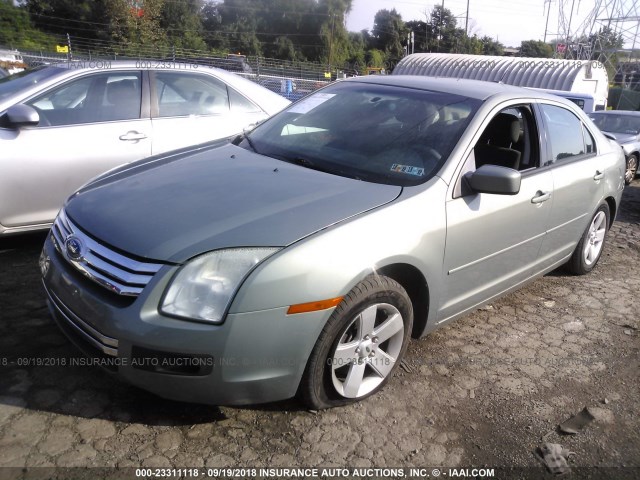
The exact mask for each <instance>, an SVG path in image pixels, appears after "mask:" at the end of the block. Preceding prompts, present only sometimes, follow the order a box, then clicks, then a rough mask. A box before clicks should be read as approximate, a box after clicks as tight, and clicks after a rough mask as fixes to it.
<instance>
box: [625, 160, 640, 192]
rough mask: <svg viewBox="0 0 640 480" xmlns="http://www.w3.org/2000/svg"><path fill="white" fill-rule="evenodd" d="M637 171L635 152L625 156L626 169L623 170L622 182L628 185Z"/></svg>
mask: <svg viewBox="0 0 640 480" xmlns="http://www.w3.org/2000/svg"><path fill="white" fill-rule="evenodd" d="M637 173H638V156H637V155H635V154H632V155H629V158H627V169H626V171H625V172H624V183H625V185H629V184H630V183H631V182H633V179H634V178H636V174H637Z"/></svg>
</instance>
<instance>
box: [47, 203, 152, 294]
mask: <svg viewBox="0 0 640 480" xmlns="http://www.w3.org/2000/svg"><path fill="white" fill-rule="evenodd" d="M51 239H52V241H53V244H54V246H55V248H56V250H57V251H58V253H59V254H60V255H62V257H64V259H65V260H67V262H69V263H70V264H71V265H73V266H74V267H75V268H76V269H77V270H78V271H79V272H80V273H82V274H83V275H85V276H86V277H88V278H90V279H91V280H93V281H94V282H96V283H97V284H99V285H101V286H103V287H104V288H106V289H107V290H110V291H112V292H114V293H117V294H118V295H125V296H130V297H137V296H138V295H140V293H141V292H142V290H143V289H144V287H145V286H146V285H147V284H148V283H149V282H150V281H151V279H152V278H153V276H154V275H155V274H156V273H157V272H158V270H160V269H161V268H162V266H163V265H162V264H161V263H147V262H139V261H137V260H134V259H132V258H129V257H126V256H124V255H122V254H120V253H117V252H115V251H113V250H112V249H110V248H108V247H105V246H104V245H101V244H100V243H98V242H96V241H95V240H93V239H92V238H91V237H89V236H88V235H86V234H85V233H83V232H82V231H81V230H80V229H79V228H78V227H77V226H76V225H74V224H73V222H71V220H69V218H68V217H67V216H66V214H65V212H64V210H61V211H60V213H59V214H58V217H57V218H56V220H55V221H54V222H53V227H52V228H51Z"/></svg>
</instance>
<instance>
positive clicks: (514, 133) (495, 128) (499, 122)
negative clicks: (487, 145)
mask: <svg viewBox="0 0 640 480" xmlns="http://www.w3.org/2000/svg"><path fill="white" fill-rule="evenodd" d="M482 136H483V137H484V138H487V139H490V140H491V143H515V142H517V141H518V140H519V139H520V120H519V119H518V117H516V116H515V115H511V114H510V113H499V114H498V115H496V116H495V117H494V119H493V120H491V123H490V124H489V126H488V127H487V130H486V131H485V133H484V134H483V135H482Z"/></svg>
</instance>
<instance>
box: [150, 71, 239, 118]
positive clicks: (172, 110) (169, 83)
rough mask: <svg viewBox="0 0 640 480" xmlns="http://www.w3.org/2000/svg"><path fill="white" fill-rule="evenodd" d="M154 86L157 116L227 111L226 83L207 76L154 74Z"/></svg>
mask: <svg viewBox="0 0 640 480" xmlns="http://www.w3.org/2000/svg"><path fill="white" fill-rule="evenodd" d="M155 86H156V95H157V97H158V116H160V117H183V116H188V115H216V114H222V113H227V112H229V94H228V92H227V86H226V84H224V83H223V82H221V81H220V80H217V79H215V78H213V77H211V76H209V75H195V74H189V73H176V72H157V73H156V74H155Z"/></svg>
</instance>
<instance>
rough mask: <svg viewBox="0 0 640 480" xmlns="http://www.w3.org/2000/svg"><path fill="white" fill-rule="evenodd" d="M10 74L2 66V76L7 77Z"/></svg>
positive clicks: (0, 73) (0, 75)
mask: <svg viewBox="0 0 640 480" xmlns="http://www.w3.org/2000/svg"><path fill="white" fill-rule="evenodd" d="M8 76H9V72H7V71H6V70H5V69H4V68H0V78H5V77H8Z"/></svg>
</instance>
